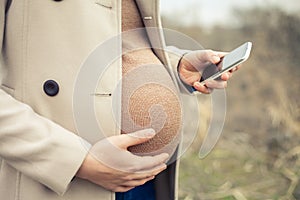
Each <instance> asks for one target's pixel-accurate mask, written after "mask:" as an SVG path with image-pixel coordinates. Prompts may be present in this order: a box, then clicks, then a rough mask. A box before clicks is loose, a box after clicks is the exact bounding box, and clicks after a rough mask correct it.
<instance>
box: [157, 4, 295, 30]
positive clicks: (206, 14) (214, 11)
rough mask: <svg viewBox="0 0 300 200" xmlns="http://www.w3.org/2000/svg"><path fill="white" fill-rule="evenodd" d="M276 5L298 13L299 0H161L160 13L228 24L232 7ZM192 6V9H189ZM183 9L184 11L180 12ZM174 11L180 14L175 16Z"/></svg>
mask: <svg viewBox="0 0 300 200" xmlns="http://www.w3.org/2000/svg"><path fill="white" fill-rule="evenodd" d="M270 5H277V6H280V7H281V8H283V9H284V10H286V11H288V12H298V13H300V0H161V12H162V14H172V15H174V17H180V18H181V19H182V20H183V21H185V22H187V23H188V22H190V21H191V18H193V19H194V21H195V19H196V20H197V21H198V22H199V23H200V24H202V25H204V26H210V25H215V24H224V23H226V24H228V20H231V19H230V15H231V10H232V9H233V8H249V7H255V6H270ZM191 8H193V9H191ZM179 10H180V11H181V12H176V11H179ZM183 11H186V12H184V13H182V12H183ZM176 13H177V14H178V13H179V15H180V16H176Z"/></svg>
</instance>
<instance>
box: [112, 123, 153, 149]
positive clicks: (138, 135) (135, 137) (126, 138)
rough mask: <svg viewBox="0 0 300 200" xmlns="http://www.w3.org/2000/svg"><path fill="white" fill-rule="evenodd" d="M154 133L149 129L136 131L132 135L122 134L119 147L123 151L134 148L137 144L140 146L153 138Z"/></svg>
mask: <svg viewBox="0 0 300 200" xmlns="http://www.w3.org/2000/svg"><path fill="white" fill-rule="evenodd" d="M155 134H156V133H155V131H154V130H153V129H152V128H150V129H143V130H140V131H136V132H133V133H128V134H122V135H120V137H122V139H121V140H120V143H119V145H118V146H119V147H120V148H123V149H127V148H128V147H130V146H134V145H137V144H141V143H144V142H147V141H148V140H150V139H151V138H153V137H154V136H155Z"/></svg>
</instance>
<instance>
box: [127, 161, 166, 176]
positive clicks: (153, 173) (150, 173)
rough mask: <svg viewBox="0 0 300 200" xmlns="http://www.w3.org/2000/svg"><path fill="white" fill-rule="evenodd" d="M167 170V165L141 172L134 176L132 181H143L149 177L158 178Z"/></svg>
mask: <svg viewBox="0 0 300 200" xmlns="http://www.w3.org/2000/svg"><path fill="white" fill-rule="evenodd" d="M166 168H167V165H166V164H161V165H159V166H157V167H155V168H153V169H148V170H144V171H139V172H137V173H135V174H133V175H132V179H143V178H147V177H149V176H156V175H157V174H159V173H160V172H162V171H164V170H165V169H166Z"/></svg>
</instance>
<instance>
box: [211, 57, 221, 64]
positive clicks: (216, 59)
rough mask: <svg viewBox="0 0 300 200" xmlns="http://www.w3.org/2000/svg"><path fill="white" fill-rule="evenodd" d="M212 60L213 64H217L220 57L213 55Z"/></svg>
mask: <svg viewBox="0 0 300 200" xmlns="http://www.w3.org/2000/svg"><path fill="white" fill-rule="evenodd" d="M212 60H213V62H214V63H217V62H219V61H220V57H219V56H216V55H214V56H213V57H212Z"/></svg>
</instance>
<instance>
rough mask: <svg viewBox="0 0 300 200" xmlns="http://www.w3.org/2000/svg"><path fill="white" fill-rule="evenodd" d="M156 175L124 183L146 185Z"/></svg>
mask: <svg viewBox="0 0 300 200" xmlns="http://www.w3.org/2000/svg"><path fill="white" fill-rule="evenodd" d="M154 178H155V176H150V177H147V178H144V179H139V180H131V181H126V182H125V183H124V185H122V186H124V187H137V186H140V185H144V184H145V183H146V182H148V181H150V180H152V179H154Z"/></svg>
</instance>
